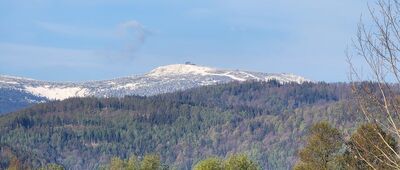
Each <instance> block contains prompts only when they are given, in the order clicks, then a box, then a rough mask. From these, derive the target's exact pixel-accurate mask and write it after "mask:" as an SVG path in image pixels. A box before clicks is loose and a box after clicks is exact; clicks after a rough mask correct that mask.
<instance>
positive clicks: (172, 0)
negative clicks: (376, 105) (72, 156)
mask: <svg viewBox="0 0 400 170" xmlns="http://www.w3.org/2000/svg"><path fill="white" fill-rule="evenodd" d="M367 2H368V1H366V0H329V1H328V0H323V1H321V0H303V1H298V0H246V1H243V0H203V1H187V0H168V1H166V0H164V1H163V0H156V1H152V0H137V1H134V0H132V1H128V0H97V1H94V0H93V1H91V0H90V1H89V0H88V1H82V0H57V1H55V0H1V1H0V74H7V75H15V76H24V77H31V78H35V79H40V80H51V81H83V80H102V79H110V78H115V77H121V76H128V75H135V74H142V73H145V72H148V71H150V70H151V69H153V68H154V67H157V66H161V65H167V64H175V63H184V62H185V61H191V62H193V63H196V64H198V65H204V66H211V67H217V68H229V69H243V70H249V71H259V72H277V73H280V72H289V73H295V74H298V75H302V76H305V77H306V78H309V79H312V80H317V81H328V82H335V81H347V72H348V65H347V64H346V57H345V49H346V47H347V46H348V45H351V39H352V38H354V36H355V33H356V27H357V23H358V22H359V20H360V16H361V14H363V15H365V14H367V11H366V9H367ZM356 64H361V63H356Z"/></svg>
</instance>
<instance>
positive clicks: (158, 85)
mask: <svg viewBox="0 0 400 170" xmlns="http://www.w3.org/2000/svg"><path fill="white" fill-rule="evenodd" d="M249 80H256V81H269V80H277V81H279V82H280V83H289V82H295V83H304V82H307V81H310V80H307V79H305V78H303V77H300V76H297V75H293V74H285V73H281V74H270V73H259V72H249V71H240V70H224V69H216V68H210V67H203V66H197V65H193V64H174V65H167V66H161V67H158V68H156V69H154V70H152V71H150V72H149V73H147V74H144V75H137V76H131V77H122V78H116V79H112V80H102V81H90V82H82V83H71V82H65V83H64V82H48V81H40V80H34V79H29V78H21V77H13V76H6V75H0V88H3V89H12V90H19V91H21V92H24V93H28V94H32V95H34V96H38V97H44V98H47V99H49V100H63V99H66V98H70V97H85V96H96V97H123V96H125V95H142V96H149V95H156V94H161V93H167V92H174V91H178V90H185V89H189V88H194V87H199V86H204V85H214V84H221V83H228V82H232V81H249Z"/></svg>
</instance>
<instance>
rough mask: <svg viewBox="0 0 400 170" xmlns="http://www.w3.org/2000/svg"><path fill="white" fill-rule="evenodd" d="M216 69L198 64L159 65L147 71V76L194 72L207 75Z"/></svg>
mask: <svg viewBox="0 0 400 170" xmlns="http://www.w3.org/2000/svg"><path fill="white" fill-rule="evenodd" d="M215 70H216V69H213V68H210V67H204V66H198V65H194V64H172V65H166V66H161V67H157V68H155V69H153V70H152V71H150V73H148V74H147V75H149V76H167V75H182V74H194V75H208V74H209V73H210V72H212V71H215Z"/></svg>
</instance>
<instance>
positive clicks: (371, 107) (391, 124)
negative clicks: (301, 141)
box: [348, 0, 400, 169]
mask: <svg viewBox="0 0 400 170" xmlns="http://www.w3.org/2000/svg"><path fill="white" fill-rule="evenodd" d="M369 14H370V16H371V19H372V23H369V24H366V23H363V22H360V24H359V26H358V33H357V38H356V40H355V41H354V48H353V49H354V51H352V52H351V53H349V54H348V59H349V63H350V68H351V73H350V79H351V81H352V82H353V92H354V93H355V96H356V99H357V102H358V104H359V108H360V111H361V112H362V113H363V114H364V115H365V118H366V120H367V121H369V122H371V123H374V124H377V125H379V126H380V127H382V128H383V129H384V130H385V131H387V132H389V133H391V134H393V135H394V136H396V140H397V141H400V131H399V130H400V63H399V62H400V56H399V55H400V2H399V1H398V0H377V2H376V4H374V5H373V6H369ZM354 57H362V58H363V59H364V61H365V62H366V64H367V73H369V74H368V75H369V76H370V77H369V78H370V79H369V81H368V82H367V81H364V82H362V81H363V80H365V79H363V77H362V76H360V75H361V72H360V71H359V70H358V69H356V68H355V66H354V65H353V64H352V59H354ZM364 71H365V70H364ZM377 132H379V131H378V130H377ZM378 135H379V136H380V138H381V140H382V142H384V143H385V144H386V145H387V146H388V147H389V148H392V147H390V144H388V143H387V142H386V140H384V137H383V135H382V134H378ZM375 147H376V148H377V149H379V147H378V146H375ZM369 154H371V155H370V156H373V157H377V158H378V157H380V158H382V155H383V158H384V159H377V160H375V161H379V162H381V163H385V164H387V165H388V166H390V167H392V168H393V169H400V153H399V152H398V151H397V150H395V149H394V148H393V149H389V151H388V150H383V149H382V150H381V152H380V153H379V155H378V154H377V153H372V152H371V153H369ZM389 155H394V156H389ZM364 156H365V155H362V154H358V158H359V159H361V160H364V161H365V162H366V163H367V164H368V165H369V166H370V168H371V169H377V167H374V163H373V162H371V161H370V160H369V159H366V158H364Z"/></svg>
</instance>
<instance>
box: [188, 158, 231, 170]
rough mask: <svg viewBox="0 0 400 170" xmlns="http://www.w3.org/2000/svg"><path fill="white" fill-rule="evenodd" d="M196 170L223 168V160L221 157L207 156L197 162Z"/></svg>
mask: <svg viewBox="0 0 400 170" xmlns="http://www.w3.org/2000/svg"><path fill="white" fill-rule="evenodd" d="M193 169H194V170H223V169H224V166H223V163H222V160H221V159H219V158H216V157H214V158H207V159H205V160H202V161H200V162H199V163H197V164H196V165H195V166H194V168H193Z"/></svg>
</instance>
